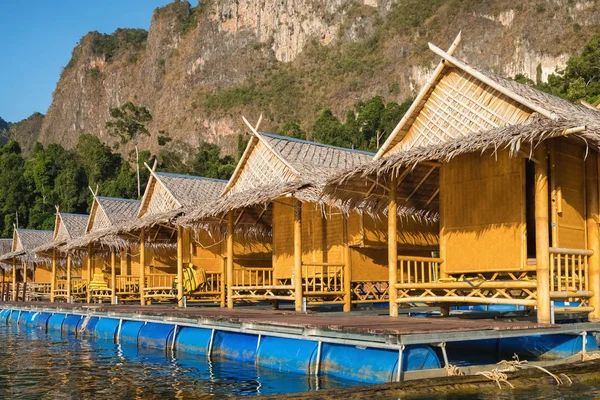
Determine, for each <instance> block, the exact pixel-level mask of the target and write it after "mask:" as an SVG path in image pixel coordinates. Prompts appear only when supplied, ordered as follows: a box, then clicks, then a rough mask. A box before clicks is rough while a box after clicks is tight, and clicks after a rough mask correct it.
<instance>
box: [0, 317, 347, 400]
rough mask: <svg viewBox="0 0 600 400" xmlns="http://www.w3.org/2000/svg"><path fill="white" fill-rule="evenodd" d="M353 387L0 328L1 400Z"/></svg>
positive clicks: (199, 395) (206, 394)
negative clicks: (12, 399) (13, 399)
mask: <svg viewBox="0 0 600 400" xmlns="http://www.w3.org/2000/svg"><path fill="white" fill-rule="evenodd" d="M350 384H352V382H343V381H335V380H331V379H323V377H321V378H320V380H319V383H317V382H316V380H315V377H309V376H303V375H298V374H283V373H277V372H274V371H270V370H268V369H262V368H261V369H256V368H255V367H254V365H253V364H247V363H239V362H231V361H216V362H208V361H207V360H206V359H205V358H201V357H191V356H190V357H186V356H179V355H178V356H171V355H167V354H165V352H164V351H159V350H151V349H138V348H137V347H134V346H128V345H123V346H121V345H117V344H113V343H110V342H104V341H99V340H98V341H96V340H92V339H90V340H86V339H75V338H74V337H61V336H60V335H54V334H52V333H45V332H43V331H36V330H28V329H26V328H25V327H23V326H14V325H9V326H6V325H5V326H0V399H10V398H19V399H39V398H51V399H71V398H76V399H79V398H94V399H107V398H112V399H122V398H174V397H178V398H186V399H194V398H196V399H201V398H207V397H209V396H217V397H223V396H231V397H240V396H254V395H258V394H274V393H293V392H301V391H307V390H316V389H318V388H322V389H333V388H338V387H343V386H347V385H350Z"/></svg>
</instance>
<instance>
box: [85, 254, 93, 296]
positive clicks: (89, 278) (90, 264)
mask: <svg viewBox="0 0 600 400" xmlns="http://www.w3.org/2000/svg"><path fill="white" fill-rule="evenodd" d="M93 269H94V250H93V249H92V244H91V243H90V244H88V262H87V282H88V290H87V293H86V301H87V302H88V303H89V302H91V301H92V292H91V291H90V289H89V287H90V286H89V285H90V282H91V281H92V270H93Z"/></svg>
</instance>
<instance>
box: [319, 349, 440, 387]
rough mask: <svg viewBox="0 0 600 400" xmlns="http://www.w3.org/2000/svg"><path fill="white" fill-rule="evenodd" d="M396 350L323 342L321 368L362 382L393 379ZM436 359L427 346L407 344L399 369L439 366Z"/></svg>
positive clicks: (409, 369)
mask: <svg viewBox="0 0 600 400" xmlns="http://www.w3.org/2000/svg"><path fill="white" fill-rule="evenodd" d="M398 355H399V353H398V351H397V350H387V349H375V348H370V347H366V348H365V347H356V346H348V345H340V344H331V343H324V344H323V349H322V353H321V371H322V373H323V374H324V375H331V376H335V377H337V378H343V379H351V380H354V381H360V382H364V383H384V382H391V381H394V380H395V376H396V374H397V369H398ZM440 367H441V365H440V360H439V358H438V356H437V355H436V353H435V351H434V350H433V349H432V348H431V347H429V346H421V345H415V346H407V347H406V349H404V351H403V353H402V371H415V370H421V369H432V368H440Z"/></svg>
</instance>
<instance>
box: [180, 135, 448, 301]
mask: <svg viewBox="0 0 600 400" xmlns="http://www.w3.org/2000/svg"><path fill="white" fill-rule="evenodd" d="M252 131H253V135H252V136H251V139H250V141H249V143H248V146H247V148H246V150H245V152H244V155H243V156H242V158H241V160H240V162H239V164H238V166H237V168H236V170H235V172H234V174H233V176H232V177H231V179H230V181H229V182H228V184H227V187H226V188H225V190H224V192H223V196H222V197H221V198H220V199H219V200H217V201H216V202H214V203H212V204H208V205H207V206H206V207H202V208H200V209H198V210H196V211H194V212H192V213H190V214H189V215H187V216H185V217H181V218H180V219H178V223H179V224H182V225H185V226H192V227H193V226H196V228H198V227H200V228H201V229H204V226H205V224H206V221H207V220H209V219H211V218H213V219H215V218H216V219H217V220H218V221H221V222H224V221H226V223H227V232H228V235H227V254H226V259H227V261H228V262H227V288H228V292H227V298H228V303H227V305H228V307H229V308H231V307H233V305H234V302H247V301H257V300H271V301H273V302H274V303H277V302H278V301H280V300H287V301H294V303H295V308H296V309H297V310H301V309H303V306H304V304H303V301H304V300H303V298H304V299H305V301H306V302H307V304H343V305H344V310H346V311H349V310H350V307H351V304H352V303H354V304H356V303H361V302H377V301H387V300H386V296H387V267H386V265H387V261H386V258H385V255H381V252H380V251H378V248H380V247H382V246H385V241H386V235H385V224H384V223H382V220H381V219H377V218H372V217H370V216H367V215H358V214H356V213H353V214H351V215H350V217H349V218H344V217H343V216H342V215H341V213H339V212H338V211H336V209H334V208H331V207H328V206H327V205H325V204H321V203H320V202H319V197H320V185H321V184H322V183H323V182H324V180H325V179H326V178H328V177H331V176H332V175H334V174H337V173H340V171H344V170H348V169H351V168H354V167H357V166H360V165H364V164H366V163H368V162H369V161H370V160H371V158H372V156H373V154H371V153H367V152H362V151H355V150H350V149H343V148H338V147H333V146H327V145H323V144H319V143H314V142H309V141H305V140H298V139H292V138H289V137H283V136H278V135H272V134H267V133H259V132H257V131H256V130H255V129H254V128H252ZM434 225H435V224H434ZM434 225H433V226H434ZM382 227H383V229H382ZM404 228H405V230H404V233H405V235H404V236H399V237H398V240H399V245H400V246H402V248H404V249H405V250H406V251H407V254H413V255H429V256H430V255H431V250H432V249H435V248H437V237H436V234H435V233H434V232H433V231H434V229H432V227H431V226H429V227H428V226H422V225H421V224H419V223H416V222H415V221H414V220H407V223H406V224H405V226H404ZM236 233H239V234H240V235H246V237H247V236H252V235H254V236H258V237H261V239H263V240H270V241H272V247H273V253H272V259H271V262H270V263H269V264H270V265H268V267H264V266H263V267H258V268H257V267H248V266H243V265H239V264H238V263H237V260H238V257H239V255H238V254H237V248H236V247H235V243H236V237H235V234H236ZM265 233H268V236H269V237H270V238H265V236H266V235H264V234H265ZM295 277H300V278H299V279H296V278H295Z"/></svg>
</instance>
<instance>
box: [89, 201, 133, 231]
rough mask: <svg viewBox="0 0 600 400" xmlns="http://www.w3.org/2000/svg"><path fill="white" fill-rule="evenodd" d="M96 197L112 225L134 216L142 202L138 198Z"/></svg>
mask: <svg viewBox="0 0 600 400" xmlns="http://www.w3.org/2000/svg"><path fill="white" fill-rule="evenodd" d="M96 199H97V201H98V204H99V205H100V207H102V210H103V211H104V213H105V214H106V217H107V218H108V219H109V221H110V223H111V224H113V225H115V224H118V223H121V222H123V221H127V220H130V219H132V218H135V216H136V214H137V211H138V209H139V207H140V204H141V203H142V202H141V201H140V200H133V199H120V198H116V197H104V196H96Z"/></svg>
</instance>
